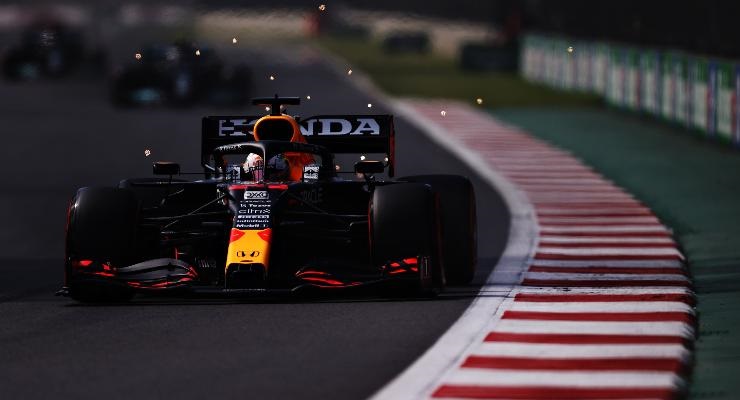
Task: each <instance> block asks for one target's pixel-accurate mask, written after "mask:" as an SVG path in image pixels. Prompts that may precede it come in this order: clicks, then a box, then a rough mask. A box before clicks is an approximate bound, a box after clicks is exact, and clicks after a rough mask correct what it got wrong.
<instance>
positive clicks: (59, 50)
mask: <svg viewBox="0 0 740 400" xmlns="http://www.w3.org/2000/svg"><path fill="white" fill-rule="evenodd" d="M89 61H94V62H100V63H101V64H102V63H103V60H102V57H101V53H100V52H90V53H87V52H86V51H85V46H84V43H83V37H82V33H81V32H80V31H79V30H77V29H75V28H73V27H70V26H67V25H65V24H63V23H60V22H55V21H54V22H49V21H44V22H36V23H33V24H31V25H30V26H28V27H27V28H26V29H25V30H24V31H23V32H22V34H21V40H20V43H19V44H17V45H15V46H13V47H10V48H9V49H8V50H7V51H5V53H4V54H3V60H2V69H3V75H4V76H5V78H6V79H8V80H14V81H23V80H34V79H39V78H42V77H49V78H59V77H62V76H66V75H69V74H70V73H72V72H73V71H75V70H76V69H78V68H79V67H80V66H81V65H82V64H83V63H86V62H89Z"/></svg>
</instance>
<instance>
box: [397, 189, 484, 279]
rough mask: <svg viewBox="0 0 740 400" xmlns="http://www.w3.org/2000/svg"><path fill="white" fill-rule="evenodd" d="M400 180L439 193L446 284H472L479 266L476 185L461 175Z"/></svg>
mask: <svg viewBox="0 0 740 400" xmlns="http://www.w3.org/2000/svg"><path fill="white" fill-rule="evenodd" d="M399 180H400V181H406V182H417V183H425V184H428V185H430V186H431V187H432V190H433V191H434V192H435V193H437V195H438V196H439V203H440V210H439V213H440V220H441V223H442V227H441V232H442V256H443V264H444V267H445V275H446V278H447V283H448V284H453V285H465V284H468V283H470V281H472V280H473V276H474V275H475V267H476V264H477V262H478V244H477V243H478V240H477V226H476V221H477V217H476V209H475V191H474V189H473V184H472V183H470V180H468V178H465V177H463V176H459V175H416V176H408V177H403V178H400V179H399Z"/></svg>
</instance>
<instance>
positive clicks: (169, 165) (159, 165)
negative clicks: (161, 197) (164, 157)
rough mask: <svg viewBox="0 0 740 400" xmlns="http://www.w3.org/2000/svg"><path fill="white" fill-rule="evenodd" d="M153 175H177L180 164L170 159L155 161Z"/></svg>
mask: <svg viewBox="0 0 740 400" xmlns="http://www.w3.org/2000/svg"><path fill="white" fill-rule="evenodd" d="M153 169H154V175H170V176H172V175H177V174H179V173H180V164H178V163H176V162H171V161H156V162H155V163H154V165H153Z"/></svg>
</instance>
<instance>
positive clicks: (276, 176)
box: [265, 154, 290, 181]
mask: <svg viewBox="0 0 740 400" xmlns="http://www.w3.org/2000/svg"><path fill="white" fill-rule="evenodd" d="M265 175H266V176H267V178H266V179H267V180H269V181H288V180H290V162H289V161H288V159H287V158H286V157H285V156H284V155H283V154H278V155H276V156H273V157H272V158H270V160H269V161H267V165H266V166H265Z"/></svg>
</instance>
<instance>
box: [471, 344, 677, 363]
mask: <svg viewBox="0 0 740 400" xmlns="http://www.w3.org/2000/svg"><path fill="white" fill-rule="evenodd" d="M472 354H473V355H480V356H501V357H531V358H576V359H588V358H630V357H662V358H677V359H682V360H684V359H687V358H688V357H689V355H690V352H689V351H688V349H686V347H684V346H683V345H680V344H657V345H656V344H650V345H647V344H622V345H613V344H590V345H583V344H541V343H505V342H503V343H502V342H488V343H483V344H481V345H480V346H479V347H477V348H476V349H475V352H473V353H472Z"/></svg>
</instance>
